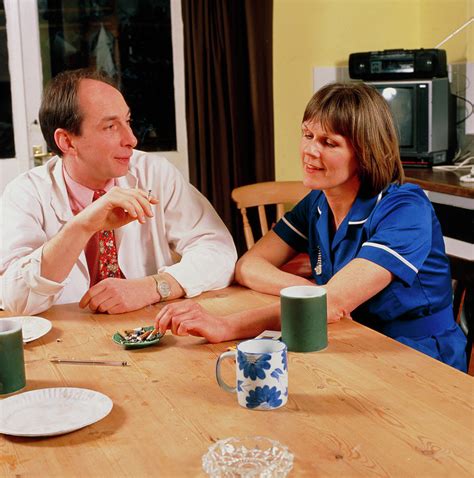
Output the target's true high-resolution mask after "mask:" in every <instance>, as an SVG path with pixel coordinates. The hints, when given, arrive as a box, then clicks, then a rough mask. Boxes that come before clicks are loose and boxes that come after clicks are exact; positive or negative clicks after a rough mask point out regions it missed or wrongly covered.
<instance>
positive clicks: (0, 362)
mask: <svg viewBox="0 0 474 478" xmlns="http://www.w3.org/2000/svg"><path fill="white" fill-rule="evenodd" d="M25 385H26V380H25V358H24V355H23V334H22V329H21V323H20V322H18V321H16V320H13V319H0V395H3V394H6V393H12V392H16V391H17V390H20V389H21V388H23V387H24V386H25Z"/></svg>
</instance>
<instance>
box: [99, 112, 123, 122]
mask: <svg viewBox="0 0 474 478" xmlns="http://www.w3.org/2000/svg"><path fill="white" fill-rule="evenodd" d="M125 116H126V117H127V118H130V110H128V111H127V114H126V115H125ZM119 118H120V117H119V116H118V115H111V116H104V117H103V118H101V119H100V122H101V123H103V122H107V121H115V120H116V119H119Z"/></svg>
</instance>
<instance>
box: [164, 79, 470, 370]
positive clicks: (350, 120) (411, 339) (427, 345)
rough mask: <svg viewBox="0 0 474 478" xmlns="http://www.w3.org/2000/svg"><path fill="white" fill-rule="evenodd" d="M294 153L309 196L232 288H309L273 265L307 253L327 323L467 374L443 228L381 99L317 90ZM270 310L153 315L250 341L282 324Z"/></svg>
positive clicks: (333, 88) (355, 87) (195, 309)
mask: <svg viewBox="0 0 474 478" xmlns="http://www.w3.org/2000/svg"><path fill="white" fill-rule="evenodd" d="M300 152H301V161H302V167H303V183H304V185H305V186H307V187H309V188H311V189H312V190H313V191H312V192H311V193H310V194H308V195H307V196H306V197H305V198H304V199H303V200H302V201H301V202H300V203H299V204H297V205H296V206H295V208H294V209H293V210H292V211H290V212H289V213H287V214H286V215H285V216H284V218H283V219H282V220H281V221H279V222H278V223H277V224H276V226H275V228H274V229H273V230H272V231H269V232H268V234H266V235H265V236H264V237H263V238H262V239H261V240H260V241H258V242H257V244H255V246H254V247H253V248H252V249H251V250H250V251H248V252H247V253H246V254H245V255H244V256H243V257H242V258H241V259H240V260H239V262H238V263H237V268H236V279H237V280H238V282H240V283H241V284H243V285H245V286H247V287H249V288H251V289H254V290H257V291H260V292H265V293H269V294H275V295H278V294H279V292H280V290H281V289H282V288H283V287H287V286H290V285H297V284H309V283H310V282H309V281H308V280H306V279H304V278H302V277H297V276H295V275H292V274H289V273H288V272H284V271H282V270H281V269H280V267H281V266H282V265H283V264H285V263H286V262H287V261H289V260H290V259H292V258H293V257H294V256H295V255H296V254H298V253H300V252H308V253H309V255H310V259H311V267H312V269H313V278H314V280H315V281H316V283H317V284H321V285H323V284H325V285H326V289H327V301H328V321H329V322H334V321H336V320H339V319H340V318H341V317H344V316H352V318H354V319H355V320H357V321H360V322H361V323H363V324H365V325H368V326H370V327H372V328H374V329H376V330H378V331H380V332H382V333H384V334H385V335H388V336H389V337H392V338H394V339H396V340H398V341H399V342H402V343H404V344H406V345H409V346H411V347H413V348H415V349H417V350H419V351H421V352H423V353H426V354H427V355H430V356H432V357H434V358H436V359H438V360H441V361H443V362H445V363H447V364H449V365H452V366H453V367H455V368H458V369H460V370H464V371H465V370H466V356H465V346H466V338H465V336H464V334H463V333H462V331H461V330H460V329H459V327H458V326H457V324H456V323H455V321H454V318H453V311H452V291H451V275H450V270H449V262H448V259H447V257H446V254H445V251H444V243H443V237H442V233H441V228H440V225H439V222H438V220H437V218H436V216H435V213H434V211H433V208H432V206H431V204H430V202H429V200H428V199H427V198H426V196H425V194H424V193H423V191H422V190H421V189H420V188H419V187H418V186H415V185H411V184H403V169H402V165H401V162H400V155H399V149H398V141H397V134H396V130H395V127H394V124H393V120H392V116H391V113H390V110H389V107H388V105H387V103H386V102H385V100H384V99H383V98H382V96H381V95H380V94H379V93H378V92H377V91H376V90H375V89H373V88H371V87H370V86H368V85H365V84H361V83H357V84H355V83H354V84H353V83H351V84H338V83H335V84H331V85H328V86H325V87H324V88H322V89H321V90H319V91H318V92H317V93H316V94H315V95H314V96H313V97H312V98H311V100H310V102H309V103H308V105H307V107H306V111H305V113H304V116H303V124H302V139H301V147H300ZM277 305H278V304H277ZM277 305H274V306H269V307H265V308H262V309H256V310H254V311H251V312H244V313H239V314H233V315H231V316H228V317H226V318H225V319H223V318H221V317H212V316H210V315H209V314H207V313H205V312H204V311H203V310H202V309H200V308H199V306H197V305H195V304H189V303H183V304H181V305H176V306H175V307H176V309H175V310H172V311H168V310H164V311H162V312H160V314H158V317H157V325H158V326H159V327H160V329H161V330H165V329H166V328H167V327H170V328H171V329H172V330H173V332H174V333H177V334H185V333H191V334H195V335H203V336H205V337H206V338H208V340H212V341H218V340H228V339H231V338H243V337H249V336H253V335H256V334H257V333H258V332H260V331H261V330H264V329H275V328H279V318H278V309H277Z"/></svg>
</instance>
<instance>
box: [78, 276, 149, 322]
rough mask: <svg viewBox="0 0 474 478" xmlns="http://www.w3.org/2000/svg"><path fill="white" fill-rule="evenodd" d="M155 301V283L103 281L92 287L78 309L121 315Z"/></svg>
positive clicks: (142, 280)
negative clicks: (87, 308)
mask: <svg viewBox="0 0 474 478" xmlns="http://www.w3.org/2000/svg"><path fill="white" fill-rule="evenodd" d="M156 300H157V298H156V288H155V281H154V280H153V278H152V277H144V278H143V279H114V278H109V279H104V280H102V281H100V282H98V283H97V284H95V285H94V286H92V287H91V288H90V289H89V290H88V291H87V292H86V293H85V294H84V296H83V297H82V299H81V301H80V302H79V307H81V308H82V309H85V308H86V307H89V309H90V310H92V311H93V312H104V313H108V314H122V313H124V312H131V311H132V310H137V309H141V308H142V307H146V306H147V305H150V304H153V303H154V302H155V301H156Z"/></svg>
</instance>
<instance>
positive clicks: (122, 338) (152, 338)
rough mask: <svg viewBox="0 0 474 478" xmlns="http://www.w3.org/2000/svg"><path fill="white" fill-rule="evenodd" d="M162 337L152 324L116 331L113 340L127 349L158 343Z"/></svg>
mask: <svg viewBox="0 0 474 478" xmlns="http://www.w3.org/2000/svg"><path fill="white" fill-rule="evenodd" d="M161 337H163V335H162V334H160V333H159V332H157V331H156V330H155V329H154V327H153V326H150V327H137V328H135V329H130V330H123V331H121V332H115V334H114V335H113V337H112V340H113V341H114V342H115V343H116V344H118V345H122V347H124V348H126V349H142V348H144V347H149V346H150V345H155V344H157V343H158V342H159V341H160V339H161Z"/></svg>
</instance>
